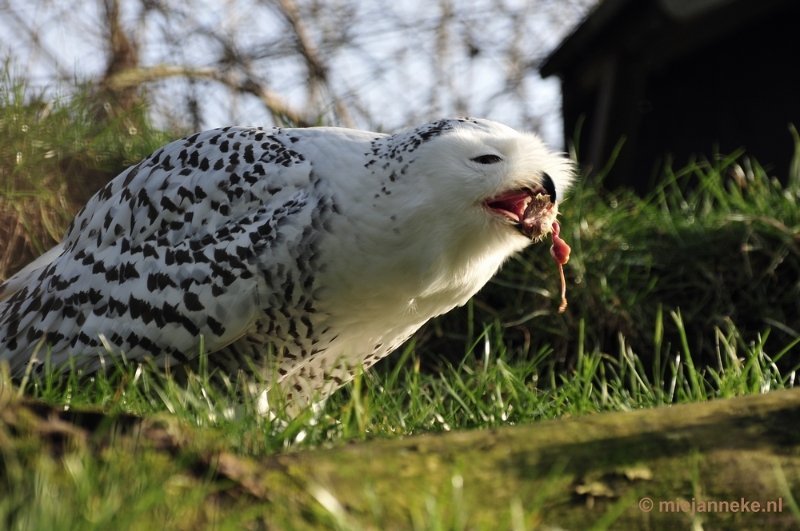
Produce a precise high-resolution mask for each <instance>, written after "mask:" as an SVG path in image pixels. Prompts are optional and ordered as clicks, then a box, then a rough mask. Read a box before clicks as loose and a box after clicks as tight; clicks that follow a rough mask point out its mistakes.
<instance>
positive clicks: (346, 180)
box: [0, 118, 570, 399]
mask: <svg viewBox="0 0 800 531" xmlns="http://www.w3.org/2000/svg"><path fill="white" fill-rule="evenodd" d="M464 135H466V136H464ZM462 136H464V138H465V139H466V140H464V139H462V138H461V137H462ZM531 138H535V137H531ZM448 139H449V140H448ZM495 140H497V142H500V144H498V145H501V144H502V145H503V146H506V147H508V149H511V148H514V149H516V148H517V147H518V146H516V144H515V143H519V144H521V145H522V144H524V145H523V146H522V147H524V148H525V149H527V150H529V151H530V150H533V151H534V152H537V153H538V154H539V155H541V157H540V159H541V160H538V161H536V162H530V163H528V162H524V164H528V165H529V166H530V167H529V168H527V169H528V170H530V171H529V177H530V179H531V182H532V183H534V184H536V182H537V181H536V180H537V179H538V178H539V176H540V175H544V174H545V172H546V173H547V174H549V175H550V176H551V178H552V180H551V182H550V183H549V184H548V192H551V191H553V186H555V187H557V188H559V193H563V189H564V188H565V187H566V186H567V185H568V182H569V178H570V168H569V165H568V164H566V163H565V162H564V161H563V159H561V158H560V157H558V156H556V155H554V154H552V153H550V152H548V151H547V150H545V149H544V147H543V146H542V145H541V143H540V142H539V141H538V139H535V140H531V139H530V138H529V137H527V136H523V135H521V134H519V133H516V132H514V131H513V130H510V129H508V128H505V127H504V126H501V125H499V124H495V123H494V122H489V121H486V120H476V119H471V118H462V119H445V120H439V121H436V122H432V123H430V124H426V125H424V126H422V127H419V128H417V129H413V130H410V131H408V132H405V133H400V134H397V135H381V134H376V133H368V132H361V131H351V130H345V129H335V128H312V129H280V128H275V129H262V128H257V127H252V128H248V127H226V128H222V129H216V130H212V131H206V132H202V133H197V134H194V135H191V136H189V137H186V138H184V139H181V140H177V141H175V142H173V143H171V144H169V145H167V146H165V147H163V148H161V149H159V150H157V151H156V152H155V153H153V154H152V155H151V156H150V157H148V158H146V159H144V160H143V161H141V162H140V163H138V164H136V165H135V166H133V167H131V168H129V169H128V170H126V171H125V172H123V173H122V174H120V175H119V176H118V177H117V178H116V179H114V180H113V181H112V182H111V183H109V184H108V185H106V186H105V187H103V189H101V190H100V191H99V192H98V193H97V194H96V195H95V196H94V197H93V198H92V199H91V200H90V201H89V202H88V204H87V205H86V206H85V207H84V208H83V209H82V210H81V211H80V212H79V213H78V214H77V215H76V216H75V219H74V220H73V222H72V223H71V224H70V227H69V229H68V230H67V232H66V234H65V235H64V238H63V240H62V241H61V243H60V244H59V245H58V246H57V247H56V248H54V249H52V250H51V251H49V252H48V253H46V254H45V255H44V256H43V257H41V258H40V259H38V260H37V261H35V262H34V263H33V264H31V265H30V266H28V267H27V268H26V269H24V270H23V271H21V272H20V273H19V274H17V275H15V276H14V277H12V278H11V279H9V280H8V281H7V282H6V283H5V284H3V285H1V286H0V358H2V359H4V360H7V361H8V362H9V363H10V365H11V369H12V373H13V374H14V375H16V376H19V375H21V374H23V373H24V372H25V370H26V367H27V366H28V365H29V363H30V364H32V366H33V368H34V369H37V367H39V368H40V367H41V364H42V360H43V359H44V357H45V356H44V352H45V351H44V350H39V353H38V354H37V357H36V359H32V356H33V354H34V352H36V351H37V349H42V348H44V349H49V351H50V361H51V363H52V364H53V365H55V366H65V365H67V364H68V363H69V361H70V358H74V362H75V364H76V365H77V366H78V367H80V368H82V369H83V370H85V371H92V370H96V369H98V368H99V367H100V366H101V363H102V361H101V358H102V356H101V354H102V355H103V356H107V355H109V354H111V355H117V356H125V357H126V358H128V359H129V360H143V359H145V358H151V359H152V360H153V361H154V362H155V363H156V364H157V365H160V366H168V365H173V364H175V363H184V362H188V363H192V362H193V361H192V360H195V359H196V358H197V356H198V354H199V349H200V344H201V337H202V339H203V342H204V345H205V349H206V351H207V352H208V354H209V358H208V359H209V364H210V365H211V367H212V368H215V369H218V370H219V371H221V372H223V373H226V374H229V375H236V374H237V373H238V372H239V371H243V372H244V373H250V372H252V371H253V370H257V371H259V372H260V373H261V376H262V377H264V378H265V379H266V381H267V382H268V384H269V383H277V382H282V383H283V384H284V385H285V386H286V388H287V390H290V391H289V393H290V398H295V399H296V398H298V397H300V396H302V397H303V398H310V397H312V396H314V394H315V393H319V394H322V395H324V394H325V393H327V392H329V391H330V390H332V389H334V388H336V387H338V386H339V385H341V384H342V383H343V382H346V381H348V380H349V379H350V378H351V377H352V374H353V367H354V366H355V365H357V364H359V363H363V364H364V365H365V366H369V365H371V364H372V363H374V362H375V361H377V360H378V359H380V358H381V357H383V356H385V355H386V354H388V353H389V352H391V350H393V349H394V348H396V347H397V346H399V345H400V344H401V343H402V342H403V341H404V340H405V339H406V338H407V337H409V336H410V335H411V334H412V333H413V331H414V330H415V329H416V328H418V327H419V326H421V324H422V323H424V322H425V321H426V320H427V319H428V318H430V317H432V316H433V315H438V314H439V313H443V312H444V311H447V310H448V309H450V308H452V307H453V306H455V305H457V304H463V303H464V302H465V301H466V299H467V298H468V297H469V296H470V295H471V294H472V293H474V292H475V291H476V290H477V289H479V288H480V286H482V285H483V283H485V282H486V280H488V278H489V277H490V276H491V274H493V273H494V271H496V269H497V268H498V267H499V266H500V264H501V263H502V261H503V260H504V259H505V258H506V257H507V256H508V255H509V254H511V253H512V252H515V251H517V250H519V249H521V248H522V247H524V246H525V245H527V243H528V241H527V240H525V239H523V238H521V237H520V235H519V234H518V233H517V232H515V231H514V230H512V229H509V228H508V223H507V220H499V219H498V220H496V221H490V222H488V223H487V219H491V220H495V217H491V218H486V216H487V215H490V214H488V213H487V212H485V211H484V210H485V209H484V208H483V207H481V204H480V201H481V200H482V198H483V197H484V196H485V197H489V195H491V194H494V193H497V192H499V191H501V190H502V189H503V187H506V188H507V187H509V186H512V185H514V186H516V184H515V183H510V182H505V181H504V179H505V180H508V179H510V178H511V177H510V174H509V175H496V176H491V178H486V176H485V175H482V174H479V173H476V171H477V170H475V169H471V167H469V166H464V167H463V168H462V167H461V166H460V165H459V164H460V163H457V162H451V163H448V164H450V166H444V167H442V168H439V167H438V165H439V164H441V162H440V161H441V160H445V159H446V157H444V158H442V155H446V156H447V157H450V156H452V157H461V158H463V159H464V161H469V160H470V159H469V156H473V157H474V156H475V154H473V153H471V152H469V153H467V152H465V153H464V154H463V156H462V153H461V151H462V150H469V149H473V147H470V142H472V144H474V145H475V147H474V149H484V148H483V147H480V148H479V147H478V146H481V145H482V144H481V143H483V144H485V145H492V142H494V141H495ZM504 142H505V144H504ZM437 149H438V150H441V151H440V152H437ZM498 149H500V148H498ZM537 150H538V151H537ZM482 154H483V153H479V154H478V155H482ZM454 160H455V159H454ZM459 160H460V159H459ZM464 164H468V162H465V163H464ZM520 164H523V162H520ZM538 166H541V167H538ZM465 168H466V169H465ZM481 171H483V170H481ZM465 172H466V173H465ZM469 172H472V173H469ZM459 179H466V180H465V181H464V182H462V183H459V182H457V181H458V180H459ZM481 179H484V180H485V182H481ZM492 179H494V180H492ZM495 180H496V181H497V182H494V181H495ZM553 183H555V185H554V184H553ZM531 186H532V185H531ZM473 188H474V189H475V190H473ZM459 189H460V190H462V192H455V195H454V192H453V191H454V190H459ZM459 194H464V198H460V197H458V195H459ZM469 194H473V195H476V197H472V196H469V197H468V195H469ZM553 197H555V193H554V192H553ZM448 209H450V210H452V213H454V214H453V215H463V216H464V219H465V220H466V221H467V222H466V223H462V225H463V230H464V231H468V230H469V231H472V232H473V234H471V235H467V236H469V238H470V239H469V240H464V241H465V242H467V243H465V245H467V246H468V247H469V246H472V245H477V243H475V242H479V243H480V245H483V246H484V247H485V248H491V247H492V246H496V247H498V249H501V250H500V251H498V252H493V253H486V252H485V249H484V247H481V248H477V247H476V248H475V252H476V253H477V255H478V256H481V257H482V256H483V255H484V254H485V255H487V257H486V258H481V259H480V260H479V261H478V262H475V263H472V262H469V260H467V261H466V262H464V263H460V262H459V263H456V262H457V261H458V260H462V258H461V257H460V255H462V254H464V256H465V257H466V258H468V257H469V254H470V253H469V252H467V253H464V252H461V251H459V252H455V250H454V249H451V247H452V246H451V245H450V243H451V242H453V241H456V242H458V241H461V238H462V235H461V234H459V233H453V234H447V233H444V232H442V233H441V234H440V233H438V232H437V230H441V231H445V228H447V227H450V224H449V223H441V222H442V221H449V217H450V216H451V212H450V210H448ZM437 212H440V213H441V214H440V215H441V216H448V219H437ZM554 212H555V209H554V208H553V213H552V216H551V217H552V218H553V219H554V217H555V213H554ZM549 215H550V214H548V216H549ZM473 217H474V218H475V219H472V218H473ZM457 225H458V224H453V226H454V227H456V226H457ZM545 225H546V224H545ZM439 227H441V228H439ZM447 230H451V231H452V230H456V231H457V230H459V229H456V228H453V229H450V228H447ZM481 231H488V232H485V234H484V233H483V232H481ZM425 237H432V238H444V239H445V240H446V241H445V242H432V243H431V245H429V246H427V247H426V246H424V245H421V243H423V241H424V238H425ZM456 254H457V255H459V256H458V257H456ZM465 267H466V269H465ZM473 269H474V271H473ZM453 272H457V273H456V277H454V278H449V279H448V280H446V281H445V280H443V279H444V278H445V276H447V275H450V276H451V277H452V276H453V275H454V273H453ZM443 275H444V276H443ZM457 275H463V276H464V278H459V277H458V276H457ZM103 338H104V339H105V341H104V340H103ZM40 341H42V345H38V343H39V342H40ZM104 343H107V344H110V345H112V346H113V347H114V349H113V350H114V352H112V353H107V352H101V349H103V348H104V347H103V344H104ZM375 345H377V346H375Z"/></svg>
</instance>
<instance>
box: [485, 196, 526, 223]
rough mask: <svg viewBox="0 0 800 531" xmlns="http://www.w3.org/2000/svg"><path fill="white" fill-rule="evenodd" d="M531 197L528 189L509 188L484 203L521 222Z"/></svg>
mask: <svg viewBox="0 0 800 531" xmlns="http://www.w3.org/2000/svg"><path fill="white" fill-rule="evenodd" d="M531 199H532V197H531V192H530V191H528V190H511V191H508V192H505V193H503V194H500V195H498V196H497V197H493V198H491V199H489V200H488V201H487V202H486V205H487V206H488V207H489V208H491V209H492V210H496V211H497V212H500V213H501V214H505V215H506V216H508V217H509V218H511V219H513V220H514V221H516V222H518V223H522V222H523V220H524V219H525V214H526V212H527V208H528V205H529V203H530V202H531Z"/></svg>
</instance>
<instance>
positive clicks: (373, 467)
mask: <svg viewBox="0 0 800 531" xmlns="http://www.w3.org/2000/svg"><path fill="white" fill-rule="evenodd" d="M0 399H2V396H0ZM1 402H3V401H2V400H0V403H1ZM0 405H2V406H4V407H0V450H2V452H0V453H7V452H8V451H12V450H13V448H12V446H13V445H14V439H13V437H14V434H17V435H16V437H17V440H23V439H24V440H25V441H28V443H26V444H28V445H29V444H30V440H31V436H35V437H36V438H39V439H41V440H50V441H51V443H50V446H51V449H54V450H55V451H56V452H58V451H59V450H58V449H59V448H61V449H62V450H63V448H64V443H63V441H64V440H65V439H75V438H77V439H81V440H83V441H84V442H83V445H88V446H92V447H94V448H95V453H97V455H101V454H102V452H100V451H99V450H100V449H102V448H108V447H109V446H110V445H113V446H114V448H115V451H116V452H124V451H126V450H125V448H128V449H129V450H130V451H131V453H133V452H135V453H136V455H137V456H138V457H137V460H138V459H142V455H143V452H144V451H151V452H159V453H162V454H165V455H168V456H170V457H169V458H170V459H171V460H172V461H173V464H174V469H175V473H180V474H184V475H186V474H190V475H191V474H193V475H194V476H195V477H197V478H201V479H202V481H206V482H207V481H208V480H209V478H215V479H214V480H215V481H217V482H219V488H218V489H214V490H215V491H216V492H217V496H218V495H219V494H220V493H223V492H227V493H230V494H231V495H232V496H233V497H234V498H235V499H236V503H237V506H238V507H241V504H242V502H244V503H245V504H247V505H251V512H250V514H255V513H253V512H252V511H253V510H254V511H255V512H256V513H258V514H259V516H257V517H256V519H257V520H262V521H263V523H266V524H267V528H269V529H284V528H291V529H313V528H327V527H329V526H330V525H331V524H332V523H337V524H338V525H339V526H340V528H344V529H349V528H352V529H381V530H382V529H410V528H426V529H427V528H442V529H565V530H582V529H589V528H592V527H593V526H597V527H599V528H603V529H606V528H608V529H620V530H637V529H642V530H661V529H703V530H704V531H711V530H734V529H735V530H737V531H739V530H748V529H752V530H756V529H771V530H789V529H800V512H798V510H797V505H796V504H795V502H794V500H795V499H798V497H799V496H798V494H800V491H799V490H798V488H800V389H796V390H789V391H777V392H773V393H769V394H766V395H758V396H748V397H744V398H736V399H731V400H714V401H711V402H707V403H703V404H691V405H681V406H673V407H661V408H656V409H647V410H636V411H629V412H622V413H604V414H595V415H588V416H585V417H581V418H575V419H565V420H554V421H542V422H537V423H533V424H529V425H523V426H508V427H502V428H496V429H491V430H478V431H470V432H459V433H443V434H429V435H424V436H416V437H408V438H406V439H396V440H380V441H371V442H366V443H353V444H349V445H346V446H342V447H338V448H334V449H328V450H315V451H306V452H296V453H286V454H280V455H271V456H267V457H263V458H251V457H246V456H239V455H236V454H233V453H231V452H230V451H228V450H226V449H225V447H224V437H217V436H215V435H214V434H211V433H209V432H199V431H198V430H196V429H191V428H188V427H185V426H180V425H179V424H178V423H177V422H176V421H175V420H174V419H170V418H169V417H163V416H160V417H157V418H154V419H137V418H136V417H131V416H120V417H114V418H107V417H104V416H103V415H101V414H97V413H87V412H83V413H76V412H73V411H69V412H60V411H56V410H54V409H52V408H49V407H48V406H43V405H41V404H38V405H36V404H25V403H22V402H14V401H11V402H6V403H5V404H0ZM104 433H106V434H109V435H110V436H106V435H104ZM3 434H5V435H3ZM9 436H11V437H12V438H11V439H9ZM148 441H149V446H148ZM84 447H85V446H84ZM13 451H17V452H18V451H19V448H18V449H17V450H13ZM0 468H2V467H0ZM170 473H172V472H170ZM0 475H2V474H0ZM792 493H794V496H792ZM246 499H249V500H250V501H249V502H247V501H246ZM692 513H694V514H692ZM337 521H338V522H337Z"/></svg>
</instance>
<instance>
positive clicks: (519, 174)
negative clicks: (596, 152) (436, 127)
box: [417, 120, 574, 252]
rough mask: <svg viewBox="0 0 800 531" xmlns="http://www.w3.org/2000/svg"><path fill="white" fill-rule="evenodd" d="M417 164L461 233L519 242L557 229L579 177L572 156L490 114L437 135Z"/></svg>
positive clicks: (430, 194) (429, 193)
mask: <svg viewBox="0 0 800 531" xmlns="http://www.w3.org/2000/svg"><path fill="white" fill-rule="evenodd" d="M417 162H418V168H420V169H422V170H423V173H424V174H425V175H424V177H425V182H424V183H422V184H423V185H424V186H425V187H426V188H428V190H427V191H426V192H427V193H426V195H427V197H430V198H436V199H434V201H435V203H436V204H437V205H438V208H439V209H440V214H444V211H447V212H449V215H444V216H443V219H456V220H458V221H457V223H455V225H456V226H455V227H453V229H454V230H455V231H465V232H469V233H470V235H471V237H476V236H478V234H481V233H484V234H485V235H486V236H487V237H488V238H489V239H495V238H499V239H501V240H510V241H511V242H514V245H513V246H514V247H519V246H520V245H521V246H524V245H527V244H528V243H530V242H531V241H535V240H538V239H540V238H541V237H542V236H543V235H545V234H547V233H548V232H550V231H551V229H552V224H553V222H554V221H555V219H556V215H557V213H558V202H559V201H560V200H561V199H563V198H564V195H565V193H566V191H567V189H568V188H569V186H570V183H571V182H572V180H573V178H574V168H573V164H572V162H571V161H570V160H569V159H567V158H565V157H563V156H561V155H559V154H557V153H554V152H552V151H551V150H550V149H548V148H547V146H545V144H544V143H543V142H542V141H541V140H540V139H539V138H538V137H537V136H536V135H533V134H529V133H520V132H517V131H515V130H514V129H511V128H509V127H506V126H504V125H502V124H499V123H496V122H491V121H488V120H477V121H475V122H469V123H467V124H465V125H464V126H463V127H457V128H456V129H455V130H454V131H451V132H449V133H447V134H445V135H442V136H441V137H440V138H437V139H434V140H432V141H431V142H430V143H429V144H428V145H426V146H424V147H423V148H422V149H420V150H419V158H418V161H417ZM514 250H516V249H514ZM511 252H513V250H512V251H511Z"/></svg>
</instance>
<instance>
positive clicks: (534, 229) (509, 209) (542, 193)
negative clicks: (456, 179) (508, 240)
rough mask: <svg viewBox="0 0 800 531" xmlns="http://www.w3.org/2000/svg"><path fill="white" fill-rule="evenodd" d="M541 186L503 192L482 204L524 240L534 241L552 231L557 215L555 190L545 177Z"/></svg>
mask: <svg viewBox="0 0 800 531" xmlns="http://www.w3.org/2000/svg"><path fill="white" fill-rule="evenodd" d="M541 181H542V184H540V185H537V186H535V187H533V188H518V189H515V190H509V191H507V192H503V193H501V194H499V195H497V196H495V197H490V198H489V199H487V200H486V201H484V206H485V207H486V208H488V209H489V210H491V211H492V212H494V213H496V214H499V215H502V216H505V217H506V218H507V219H508V220H510V221H511V222H512V223H513V225H514V227H515V228H516V229H517V230H519V231H520V232H521V233H522V234H523V235H524V236H526V237H528V238H531V239H538V238H541V237H542V236H544V235H545V234H547V233H548V232H550V231H551V230H552V227H553V222H554V221H555V219H556V214H558V206H557V202H556V189H555V186H554V185H553V181H552V179H551V178H550V176H549V175H547V174H546V173H545V174H543V175H542V179H541Z"/></svg>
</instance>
